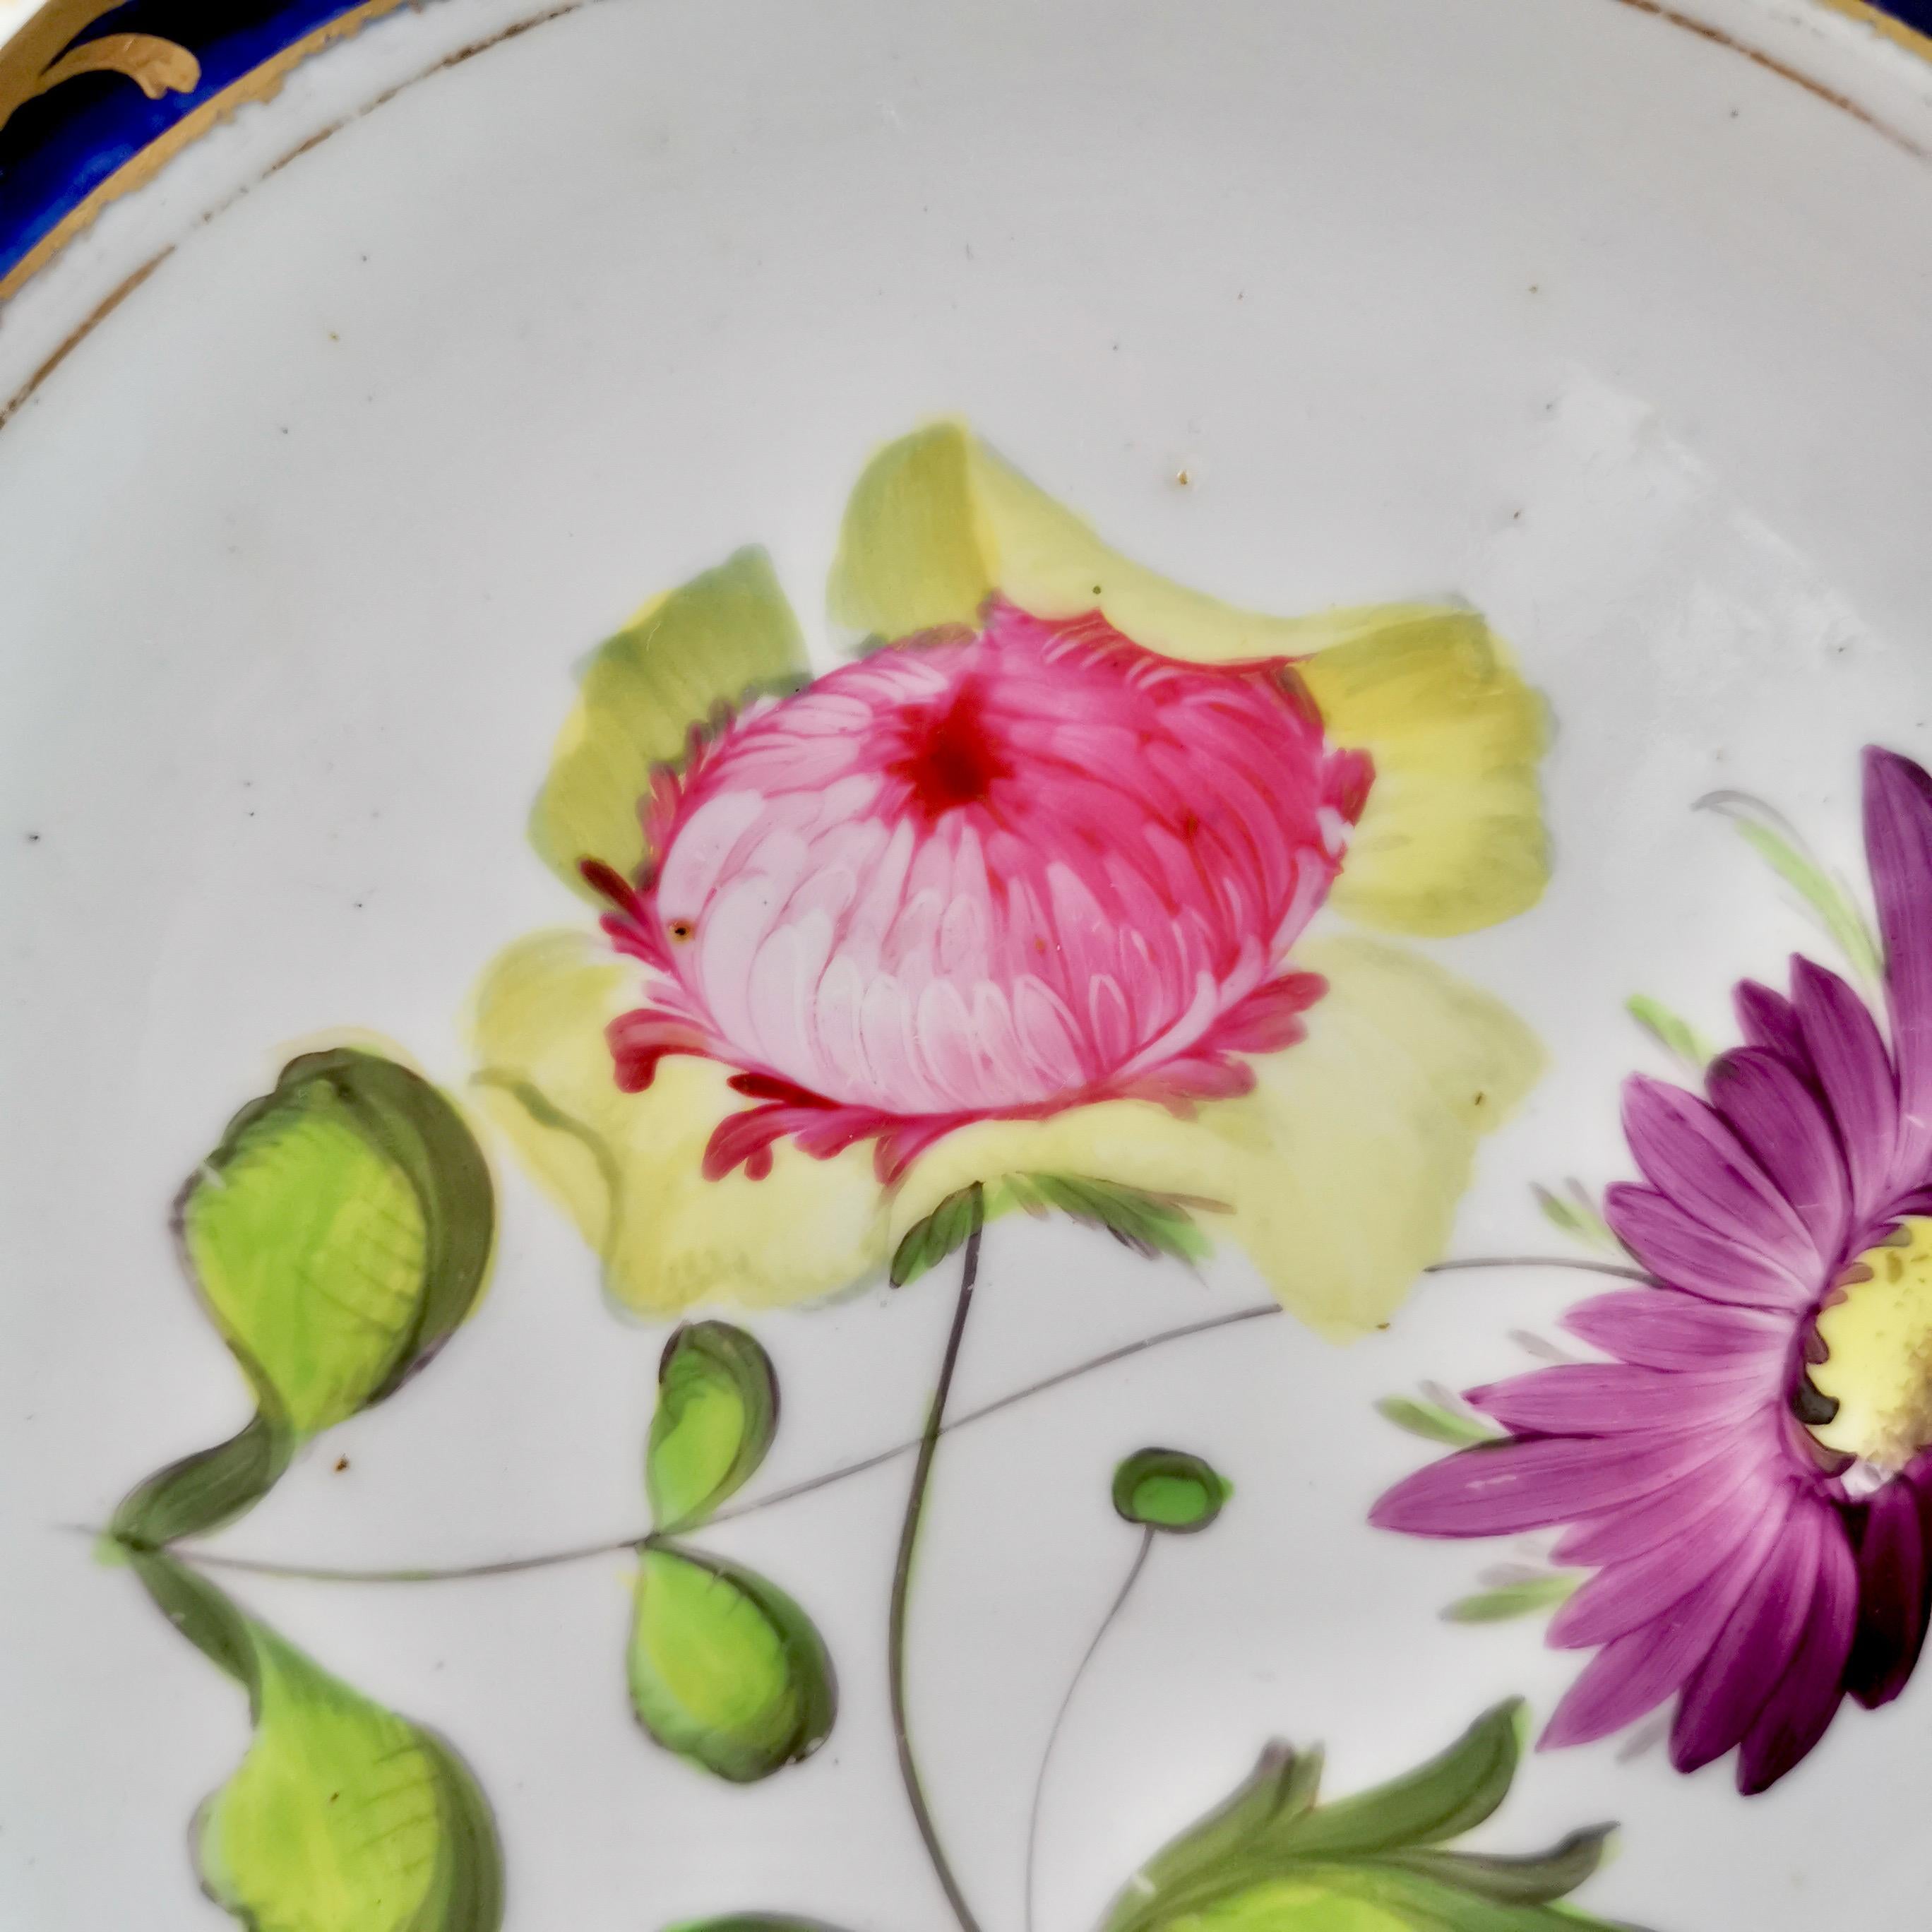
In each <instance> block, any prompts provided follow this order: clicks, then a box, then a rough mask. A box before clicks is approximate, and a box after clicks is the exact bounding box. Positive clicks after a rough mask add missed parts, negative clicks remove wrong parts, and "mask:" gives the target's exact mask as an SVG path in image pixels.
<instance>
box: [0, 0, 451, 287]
mask: <svg viewBox="0 0 1932 1932" xmlns="http://www.w3.org/2000/svg"><path fill="white" fill-rule="evenodd" d="M412 4H414V0H363V4H362V5H361V6H359V7H353V8H351V9H350V11H349V12H347V13H341V14H338V16H337V17H335V19H334V20H331V21H329V23H328V24H327V25H326V26H320V27H317V28H315V29H314V31H313V32H311V33H308V34H304V35H303V36H302V38H301V39H300V40H291V41H290V43H289V44H288V45H287V46H285V47H284V48H283V49H282V50H281V52H280V53H278V54H274V55H271V56H270V57H269V58H268V59H267V60H265V61H264V62H263V63H262V64H261V65H260V67H256V68H251V69H250V70H249V71H248V73H246V74H244V75H242V77H241V78H240V79H239V80H234V81H231V82H230V83H229V84H228V86H226V87H224V88H223V89H222V90H221V92H220V93H219V94H217V95H214V97H213V98H211V99H210V100H207V101H203V102H202V104H201V105H200V106H199V107H197V108H196V110H194V112H193V113H191V114H186V115H183V116H182V117H181V119H180V120H178V121H176V122H175V124H174V125H173V126H172V127H170V128H169V129H168V130H167V131H166V133H163V134H157V135H156V136H155V137H154V139H153V140H151V141H150V142H148V145H146V146H145V148H142V150H141V151H140V152H139V154H136V155H135V156H134V157H133V159H132V160H127V161H124V162H123V163H121V166H119V167H118V168H116V169H115V170H114V172H113V173H112V174H111V175H109V176H108V177H107V179H106V180H105V181H103V182H102V183H101V184H100V186H99V187H97V188H95V190H94V191H93V192H92V193H91V194H89V196H88V197H87V199H86V200H85V201H83V202H80V204H79V205H77V206H76V207H74V208H69V209H68V211H67V212H66V214H64V215H62V217H61V218H60V220H58V221H57V222H56V223H55V224H54V226H52V228H50V229H48V231H47V232H46V234H44V235H43V236H41V237H40V239H39V240H38V241H37V242H35V243H34V245H33V246H32V248H30V249H28V251H27V252H26V254H24V255H23V256H22V257H20V260H18V261H17V262H16V263H14V264H13V267H12V268H10V269H8V270H7V273H6V275H5V276H4V277H0V302H5V301H6V300H7V298H8V297H9V296H12V295H13V294H14V293H16V292H17V290H19V289H20V287H21V286H22V285H23V284H24V283H26V282H28V281H31V279H32V278H33V277H34V276H35V275H38V274H39V273H40V271H41V269H43V268H45V267H46V265H47V264H48V263H49V262H50V261H52V260H53V258H54V257H55V255H57V254H59V252H60V251H61V250H62V249H63V248H65V247H66V246H67V245H68V243H69V242H71V241H72V240H73V239H74V237H75V236H77V235H78V234H80V233H81V232H82V231H83V229H86V228H87V227H89V226H91V225H92V223H93V222H94V220H95V217H97V216H98V215H99V214H100V212H101V210H102V209H103V208H105V207H106V206H107V205H108V203H109V202H113V201H118V200H119V199H120V198H121V196H123V195H124V194H130V193H133V190H135V189H136V188H137V187H140V186H141V185H142V184H143V183H144V182H145V181H148V180H150V179H151V178H152V177H153V176H154V175H157V174H158V173H159V172H160V170H161V169H163V168H164V167H165V166H166V165H167V164H168V163H169V161H171V160H173V159H174V157H175V155H177V154H179V153H180V152H181V150H182V149H183V148H185V147H187V146H189V145H191V144H192V143H193V142H196V141H198V140H199V139H201V137H202V135H204V134H205V133H207V132H208V130H209V129H210V128H211V127H216V126H218V125H219V124H220V123H221V122H222V121H226V119H227V118H228V117H229V115H231V114H233V113H234V112H235V110H236V108H238V107H246V106H247V105H248V104H249V103H250V102H251V101H272V100H273V99H274V98H275V96H276V95H278V94H279V93H280V92H281V89H282V83H283V82H284V80H287V78H288V77H289V75H290V74H291V73H292V72H293V71H294V70H295V69H296V68H298V67H299V66H300V65H302V62H304V61H305V60H307V59H308V58H310V56H311V55H314V54H319V53H320V52H322V51H323V49H325V48H326V47H330V46H334V45H335V43H336V42H337V41H338V40H348V39H350V38H351V37H353V36H354V35H355V34H359V33H360V32H361V31H362V29H363V28H365V27H366V26H368V24H369V23H371V21H372V20H380V19H381V18H382V17H383V15H384V14H386V13H395V11H396V10H398V8H399V7H403V6H405V5H412ZM100 11H101V8H100V7H99V5H98V4H97V0H51V4H50V5H47V6H45V7H42V8H41V9H40V11H39V12H38V13H36V14H34V17H32V19H31V20H29V21H28V23H27V24H26V26H24V27H23V28H21V29H20V32H19V33H17V34H15V35H14V37H13V39H12V40H10V41H9V42H8V43H7V46H5V49H0V107H7V106H8V105H10V104H13V103H15V102H17V101H23V100H25V99H26V98H28V96H29V95H31V93H32V92H33V89H34V83H36V82H37V80H39V78H40V74H41V72H42V71H43V69H44V68H45V67H46V65H47V63H48V62H49V61H51V60H52V58H54V56H55V55H57V54H58V52H60V50H61V49H62V47H63V46H65V45H66V44H67V43H68V41H69V40H71V39H72V38H73V37H74V35H75V34H77V33H78V32H80V30H81V29H82V28H83V27H85V26H86V25H87V24H88V23H89V21H90V20H92V19H93V18H95V16H96V15H98V13H100Z"/></svg>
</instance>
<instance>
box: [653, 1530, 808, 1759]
mask: <svg viewBox="0 0 1932 1932" xmlns="http://www.w3.org/2000/svg"><path fill="white" fill-rule="evenodd" d="M629 1672H630V1682H631V1707H632V1709H634V1710H635V1712H637V1718H638V1721H639V1722H640V1724H643V1727H644V1729H645V1730H646V1731H648V1732H649V1733H650V1735H651V1736H652V1737H653V1738H655V1739H656V1740H657V1742H658V1743H659V1744H661V1745H663V1746H664V1748H665V1749H666V1750H667V1751H674V1752H676V1754H677V1755H678V1756H679V1757H682V1758H684V1759H685V1760H688V1762H690V1763H692V1764H695V1765H698V1766H701V1767H702V1768H703V1769H705V1770H706V1771H709V1772H712V1774H714V1775H715V1776H717V1777H719V1778H726V1779H728V1780H729V1781H730V1782H732V1783H733V1784H751V1783H753V1782H754V1781H756V1780H757V1779H759V1778H769V1777H770V1776H771V1775H772V1772H775V1771H778V1770H781V1769H783V1768H784V1766H786V1765H788V1764H797V1763H800V1762H802V1760H804V1759H805V1758H808V1757H810V1756H811V1754H812V1753H813V1752H814V1751H816V1750H817V1748H818V1747H819V1746H820V1745H822V1744H823V1742H825V1740H826V1736H828V1735H829V1733H830V1731H831V1729H832V1721H833V1719H834V1718H835V1716H836V1715H837V1712H838V1688H837V1685H836V1683H835V1680H834V1678H833V1676H832V1659H831V1658H830V1657H829V1655H827V1653H826V1649H825V1645H824V1642H823V1640H822V1639H821V1638H820V1636H819V1634H818V1632H817V1630H816V1629H815V1628H814V1626H813V1625H812V1622H811V1619H810V1618H809V1617H808V1616H806V1615H805V1613H804V1611H803V1610H800V1609H799V1607H798V1605H797V1604H795V1603H793V1601H792V1600H791V1598H789V1597H788V1596H787V1595H785V1593H784V1592H783V1591H782V1590H781V1589H778V1586H776V1585H775V1584H774V1583H768V1582H767V1581H766V1580H765V1579H764V1578H763V1577H760V1576H757V1575H756V1574H754V1573H753V1572H752V1571H749V1570H746V1569H743V1568H740V1567H739V1565H736V1564H733V1563H727V1562H724V1560H723V1559H721V1558H719V1557H715V1556H706V1555H704V1554H703V1553H700V1552H698V1551H695V1550H681V1549H674V1548H673V1547H670V1545H668V1544H661V1543H652V1544H650V1545H649V1546H647V1547H646V1549H645V1550H644V1553H643V1562H642V1564H641V1565H640V1568H639V1570H638V1572H637V1597H636V1603H635V1606H634V1616H633V1621H632V1624H631V1645H630V1653H629Z"/></svg>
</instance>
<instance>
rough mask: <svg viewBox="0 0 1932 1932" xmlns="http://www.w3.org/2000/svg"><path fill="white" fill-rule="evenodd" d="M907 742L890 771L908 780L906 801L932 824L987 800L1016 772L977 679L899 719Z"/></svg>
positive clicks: (898, 778) (888, 774) (903, 782)
mask: <svg viewBox="0 0 1932 1932" xmlns="http://www.w3.org/2000/svg"><path fill="white" fill-rule="evenodd" d="M898 730H899V733H900V735H901V745H902V746H903V748H902V749H901V750H900V751H898V754H896V755H895V756H893V757H889V758H888V759H887V760H886V766H885V775H886V778H887V779H888V780H889V781H892V782H894V783H895V784H899V785H902V786H903V787H904V788H905V790H904V799H905V804H906V805H907V807H909V808H910V809H911V810H912V811H915V812H916V813H917V814H919V817H922V819H923V820H925V821H926V823H928V824H931V823H933V821H934V820H937V819H939V818H941V817H944V815H945V814H947V812H949V811H955V810H956V809H957V808H959V806H961V805H983V804H986V803H987V802H989V799H990V798H991V796H992V789H993V787H994V785H995V784H996V783H998V781H1000V780H1001V779H1003V778H1010V777H1012V775H1013V767H1012V766H1010V764H1009V763H1007V760H1006V759H1005V757H1004V756H1003V755H1002V754H1001V750H1000V748H999V746H998V744H996V743H995V742H994V738H993V734H992V731H991V730H990V729H989V726H988V723H987V719H986V705H985V700H984V698H983V694H982V692H981V691H980V685H979V683H978V682H977V679H971V678H969V679H967V680H966V681H965V682H963V683H962V684H961V685H960V686H959V688H958V689H957V690H956V691H953V693H952V694H951V695H950V697H948V698H947V700H945V701H944V703H940V704H929V705H916V706H911V707H910V708H909V709H907V711H906V712H904V714H903V715H902V717H901V719H900V720H899V721H898Z"/></svg>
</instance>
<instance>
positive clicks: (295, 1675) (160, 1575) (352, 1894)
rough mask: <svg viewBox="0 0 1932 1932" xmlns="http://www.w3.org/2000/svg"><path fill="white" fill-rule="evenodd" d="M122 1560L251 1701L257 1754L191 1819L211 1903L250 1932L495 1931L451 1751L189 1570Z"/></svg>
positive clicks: (484, 1857) (492, 1832) (473, 1817)
mask: <svg viewBox="0 0 1932 1932" xmlns="http://www.w3.org/2000/svg"><path fill="white" fill-rule="evenodd" d="M131 1560H132V1562H133V1566H134V1568H135V1570H136V1573H137V1574H139V1577H140V1578H141V1580H142V1583H144V1584H145V1586H146V1587H147V1589H148V1593H149V1595H151V1596H152V1597H153V1598H154V1601H155V1602H156V1603H157V1604H158V1605H159V1606H160V1608H161V1610H163V1612H164V1613H166V1616H168V1618H169V1620H170V1621H171V1622H172V1623H173V1624H174V1625H175V1627H176V1628H178V1630H179V1631H181V1634H183V1635H184V1637H187V1639H188V1640H189V1641H190V1643H193V1644H194V1645H195V1646H196V1647H197V1648H198V1649H200V1650H201V1651H202V1652H203V1654H204V1655H206V1656H207V1657H208V1658H210V1659H211V1661H213V1662H214V1664H217V1666H219V1667H220V1669H221V1670H223V1671H225V1672H226V1673H227V1674H228V1675H229V1676H230V1677H232V1678H233V1679H235V1681H236V1682H237V1683H239V1684H240V1685H242V1687H243V1688H244V1689H245V1690H246V1691H247V1692H248V1701H249V1709H250V1712H251V1715H252V1717H253V1719H254V1727H255V1735H254V1741H253V1742H252V1743H251V1745H249V1748H248V1754H247V1755H246V1756H245V1757H244V1758H243V1760H242V1763H241V1766H240V1767H239V1769H237V1770H236V1772H235V1775H233V1777H232V1778H229V1781H228V1782H227V1783H226V1784H224V1785H223V1787H221V1789H220V1790H219V1791H218V1792H217V1793H215V1794H214V1796H212V1797H211V1798H210V1799H208V1802H206V1803H205V1805H203V1806H202V1808H201V1810H200V1811H199V1814H197V1816H196V1820H195V1827H194V1840H193V1842H194V1856H195V1863H196V1867H197V1868H198V1870H199V1872H200V1874H201V1880H202V1886H203V1888H205V1891H207V1893H208V1896H209V1897H211V1898H212V1899H213V1900H214V1901H215V1903H217V1904H218V1905H220V1906H221V1907H222V1908H223V1909H224V1910H226V1912H229V1913H230V1914H231V1915H233V1917H234V1918H236V1919H237V1920H239V1921H240V1922H241V1923H242V1924H243V1925H245V1926H246V1927H248V1928H249V1932H496V1928H498V1927H500V1926H501V1925H502V1922H503V1864H502V1851H501V1849H500V1847H499V1844H498V1841H497V1838H496V1826H495V1823H494V1822H493V1820H492V1818H491V1817H490V1807H489V1804H488V1802H487V1799H485V1798H484V1796H483V1793H482V1791H481V1788H480V1787H478V1784H477V1782H476V1781H475V1777H474V1776H473V1775H472V1773H471V1772H470V1771H469V1768H468V1767H467V1766H466V1765H465V1764H464V1763H463V1760H462V1759H461V1758H460V1757H458V1755H457V1754H456V1752H455V1750H454V1748H452V1746H451V1745H449V1744H448V1743H447V1742H446V1741H445V1740H444V1739H442V1738H440V1737H439V1736H437V1734H436V1733H434V1731H431V1730H428V1728H427V1727H425V1726H422V1725H420V1724H412V1723H410V1721H408V1720H407V1718H400V1717H398V1716H397V1715H396V1714H395V1712H392V1711H388V1710H385V1709H383V1707H382V1706H380V1705H379V1704H376V1703H371V1701H370V1700H368V1698H366V1697H363V1696H362V1695H361V1694H359V1692H357V1691H353V1690H351V1689H350V1688H349V1686H348V1685H346V1684H344V1683H342V1682H341V1681H340V1680H339V1679H336V1678H335V1677H333V1676H330V1675H329V1673H328V1672H327V1671H326V1670H323V1669H322V1667H320V1665H319V1664H316V1663H315V1662H314V1661H313V1660H312V1659H311V1658H308V1657H306V1656H305V1655H303V1654H302V1652H300V1651H299V1650H297V1649H295V1647H294V1646H293V1645H291V1644H289V1643H286V1642H285V1641H284V1640H283V1639H282V1638H281V1637H278V1636H277V1635H276V1634H275V1632H274V1631H272V1630H270V1629H269V1628H267V1627H266V1625H262V1624H259V1623H257V1622H254V1620H253V1619H251V1618H249V1617H247V1616H244V1615H243V1614H242V1612H241V1611H240V1610H238V1609H236V1607H235V1605H234V1604H233V1603H231V1602H230V1601H229V1600H228V1598H226V1597H225V1596H223V1595H222V1593H221V1592H220V1591H218V1590H217V1589H215V1588H214V1586H213V1585H212V1584H211V1583H208V1581H207V1580H206V1579H205V1578H204V1577H201V1576H200V1575H199V1574H196V1572H194V1571H190V1570H189V1569H187V1568H185V1567H184V1566H183V1565H180V1564H178V1563H177V1562H174V1561H173V1560H172V1559H170V1558H168V1557H165V1556H157V1555H152V1554H148V1553H143V1552H137V1553H135V1554H134V1555H133V1557H132V1559H131Z"/></svg>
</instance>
